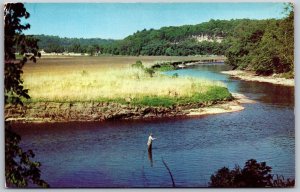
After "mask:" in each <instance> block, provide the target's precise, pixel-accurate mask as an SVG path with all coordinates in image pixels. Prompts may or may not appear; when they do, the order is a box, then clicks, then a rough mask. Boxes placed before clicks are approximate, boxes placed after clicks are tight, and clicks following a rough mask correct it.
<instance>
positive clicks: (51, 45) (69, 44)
mask: <svg viewBox="0 0 300 192" xmlns="http://www.w3.org/2000/svg"><path fill="white" fill-rule="evenodd" d="M33 37H34V38H36V39H38V40H39V41H38V46H39V49H40V50H41V49H43V50H44V51H45V52H48V53H50V52H56V53H62V52H75V53H87V52H89V51H91V49H93V50H94V51H96V49H100V46H103V45H106V44H111V43H113V42H114V41H115V40H112V39H101V38H89V39H85V38H66V37H65V38H61V37H58V36H52V35H33Z"/></svg>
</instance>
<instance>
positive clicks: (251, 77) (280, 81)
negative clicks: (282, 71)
mask: <svg viewBox="0 0 300 192" xmlns="http://www.w3.org/2000/svg"><path fill="white" fill-rule="evenodd" d="M221 73H223V74H228V75H231V76H233V77H236V78H239V79H242V80H245V81H258V82H266V83H272V84H277V85H284V86H295V80H294V79H285V78H279V77H274V76H258V75H256V74H255V73H253V72H249V71H241V70H231V71H222V72H221Z"/></svg>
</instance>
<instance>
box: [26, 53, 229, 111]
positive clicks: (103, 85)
mask: <svg viewBox="0 0 300 192" xmlns="http://www.w3.org/2000/svg"><path fill="white" fill-rule="evenodd" d="M193 58H194V59H199V58H197V57H188V59H193ZM184 59H187V57H186V58H185V57H70V58H59V57H58V58H42V59H40V60H38V62H37V63H36V64H32V63H29V64H28V65H27V66H26V67H24V76H23V78H24V86H25V88H27V89H29V95H30V96H31V98H32V100H31V101H32V102H41V101H43V102H44V101H52V102H73V101H76V102H86V101H98V102H101V101H112V102H116V101H117V102H119V103H131V104H136V105H138V104H142V105H150V106H170V105H174V104H186V103H190V102H203V101H211V100H222V99H225V98H229V97H230V93H229V92H228V90H227V88H225V87H224V85H223V84H221V83H212V82H210V81H206V80H199V79H192V78H181V77H179V78H172V77H168V76H164V75H161V74H159V73H158V72H156V73H155V74H154V76H153V77H150V75H149V74H147V73H145V72H144V70H142V69H137V68H132V67H130V65H131V64H132V63H134V62H135V61H136V60H141V61H143V62H144V63H145V65H146V66H150V65H151V64H154V63H155V62H158V61H176V60H184Z"/></svg>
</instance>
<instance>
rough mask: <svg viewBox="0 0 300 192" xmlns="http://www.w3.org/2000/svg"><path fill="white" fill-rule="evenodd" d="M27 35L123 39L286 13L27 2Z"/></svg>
mask: <svg viewBox="0 0 300 192" xmlns="http://www.w3.org/2000/svg"><path fill="white" fill-rule="evenodd" d="M25 7H26V9H27V11H28V12H29V13H30V17H29V18H28V19H26V20H25V21H24V20H23V21H22V22H24V23H29V24H30V25H31V28H30V29H29V30H27V31H24V33H25V34H36V35H37V34H45V35H57V36H60V37H76V38H103V39H123V38H125V37H126V36H128V35H131V34H133V33H134V32H136V31H138V30H143V29H151V28H153V29H159V28H161V27H164V26H181V25H188V24H199V23H202V22H206V21H209V20H210V19H225V20H230V19H239V18H250V19H267V18H281V17H282V16H283V13H282V11H283V7H284V4H283V3H270V2H269V3H25Z"/></svg>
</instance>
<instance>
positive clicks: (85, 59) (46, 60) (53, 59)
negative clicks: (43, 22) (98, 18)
mask: <svg viewBox="0 0 300 192" xmlns="http://www.w3.org/2000/svg"><path fill="white" fill-rule="evenodd" d="M212 58H213V59H224V57H222V56H216V57H206V56H190V57H187V56H184V57H183V56H182V57H179V56H136V57H135V56H99V57H90V56H74V57H72V56H44V57H41V58H40V59H38V60H37V63H30V62H28V63H27V64H26V65H25V66H24V73H25V74H29V73H30V74H32V73H48V72H54V71H55V73H66V72H71V71H82V70H86V71H94V70H99V69H104V68H105V69H107V68H116V67H118V68H119V67H127V66H130V65H131V64H132V63H135V62H136V61H137V60H141V61H142V62H143V64H144V65H145V66H149V65H152V64H155V63H157V62H163V61H184V60H201V59H203V60H204V59H212Z"/></svg>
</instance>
